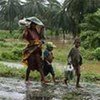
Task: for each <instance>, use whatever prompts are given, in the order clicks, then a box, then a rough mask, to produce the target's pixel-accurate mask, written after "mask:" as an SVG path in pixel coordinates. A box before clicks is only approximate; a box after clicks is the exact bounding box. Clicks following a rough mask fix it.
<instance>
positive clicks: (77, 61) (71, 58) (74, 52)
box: [68, 38, 82, 87]
mask: <svg viewBox="0 0 100 100" xmlns="http://www.w3.org/2000/svg"><path fill="white" fill-rule="evenodd" d="M80 43H81V41H80V39H79V38H76V39H75V41H74V45H75V46H74V47H73V48H72V49H71V50H70V52H69V55H68V63H70V64H72V65H73V67H74V70H75V74H76V76H77V81H76V87H81V86H80V84H79V82H80V76H81V73H80V66H81V65H82V56H81V54H80V51H79V47H80Z"/></svg>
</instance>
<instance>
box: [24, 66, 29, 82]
mask: <svg viewBox="0 0 100 100" xmlns="http://www.w3.org/2000/svg"><path fill="white" fill-rule="evenodd" d="M29 74H30V69H29V68H27V70H26V79H25V81H28V80H29Z"/></svg>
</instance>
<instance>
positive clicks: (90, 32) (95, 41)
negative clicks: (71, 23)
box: [80, 9, 100, 49]
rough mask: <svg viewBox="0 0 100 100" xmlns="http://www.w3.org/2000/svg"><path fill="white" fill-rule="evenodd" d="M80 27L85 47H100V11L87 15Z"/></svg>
mask: <svg viewBox="0 0 100 100" xmlns="http://www.w3.org/2000/svg"><path fill="white" fill-rule="evenodd" d="M80 27H81V29H82V32H81V40H82V42H83V43H82V45H83V47H84V48H86V49H88V48H97V47H100V9H98V11H97V12H95V13H93V14H89V15H87V16H86V17H85V20H84V23H82V24H81V25H80Z"/></svg>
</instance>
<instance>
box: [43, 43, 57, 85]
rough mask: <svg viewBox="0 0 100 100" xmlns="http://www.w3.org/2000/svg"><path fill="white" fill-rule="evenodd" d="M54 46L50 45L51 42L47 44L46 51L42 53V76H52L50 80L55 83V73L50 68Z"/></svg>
mask: <svg viewBox="0 0 100 100" xmlns="http://www.w3.org/2000/svg"><path fill="white" fill-rule="evenodd" d="M55 47H56V46H55V45H54V44H53V43H52V42H48V43H47V44H46V49H45V51H44V53H43V57H44V60H43V72H44V76H47V75H48V74H49V73H50V74H51V75H52V80H53V82H54V83H55V73H54V70H53V67H52V61H53V59H54V56H53V52H52V51H53V48H55Z"/></svg>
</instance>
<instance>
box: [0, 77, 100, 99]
mask: <svg viewBox="0 0 100 100" xmlns="http://www.w3.org/2000/svg"><path fill="white" fill-rule="evenodd" d="M31 83H32V84H25V83H24V80H21V79H12V78H2V77H1V78H0V100H100V85H97V84H96V85H95V84H89V83H84V84H83V83H82V85H83V86H84V88H80V89H76V88H75V86H74V85H73V84H70V85H69V86H66V85H64V84H62V83H59V84H53V83H50V84H46V85H45V84H41V83H40V82H31Z"/></svg>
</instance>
